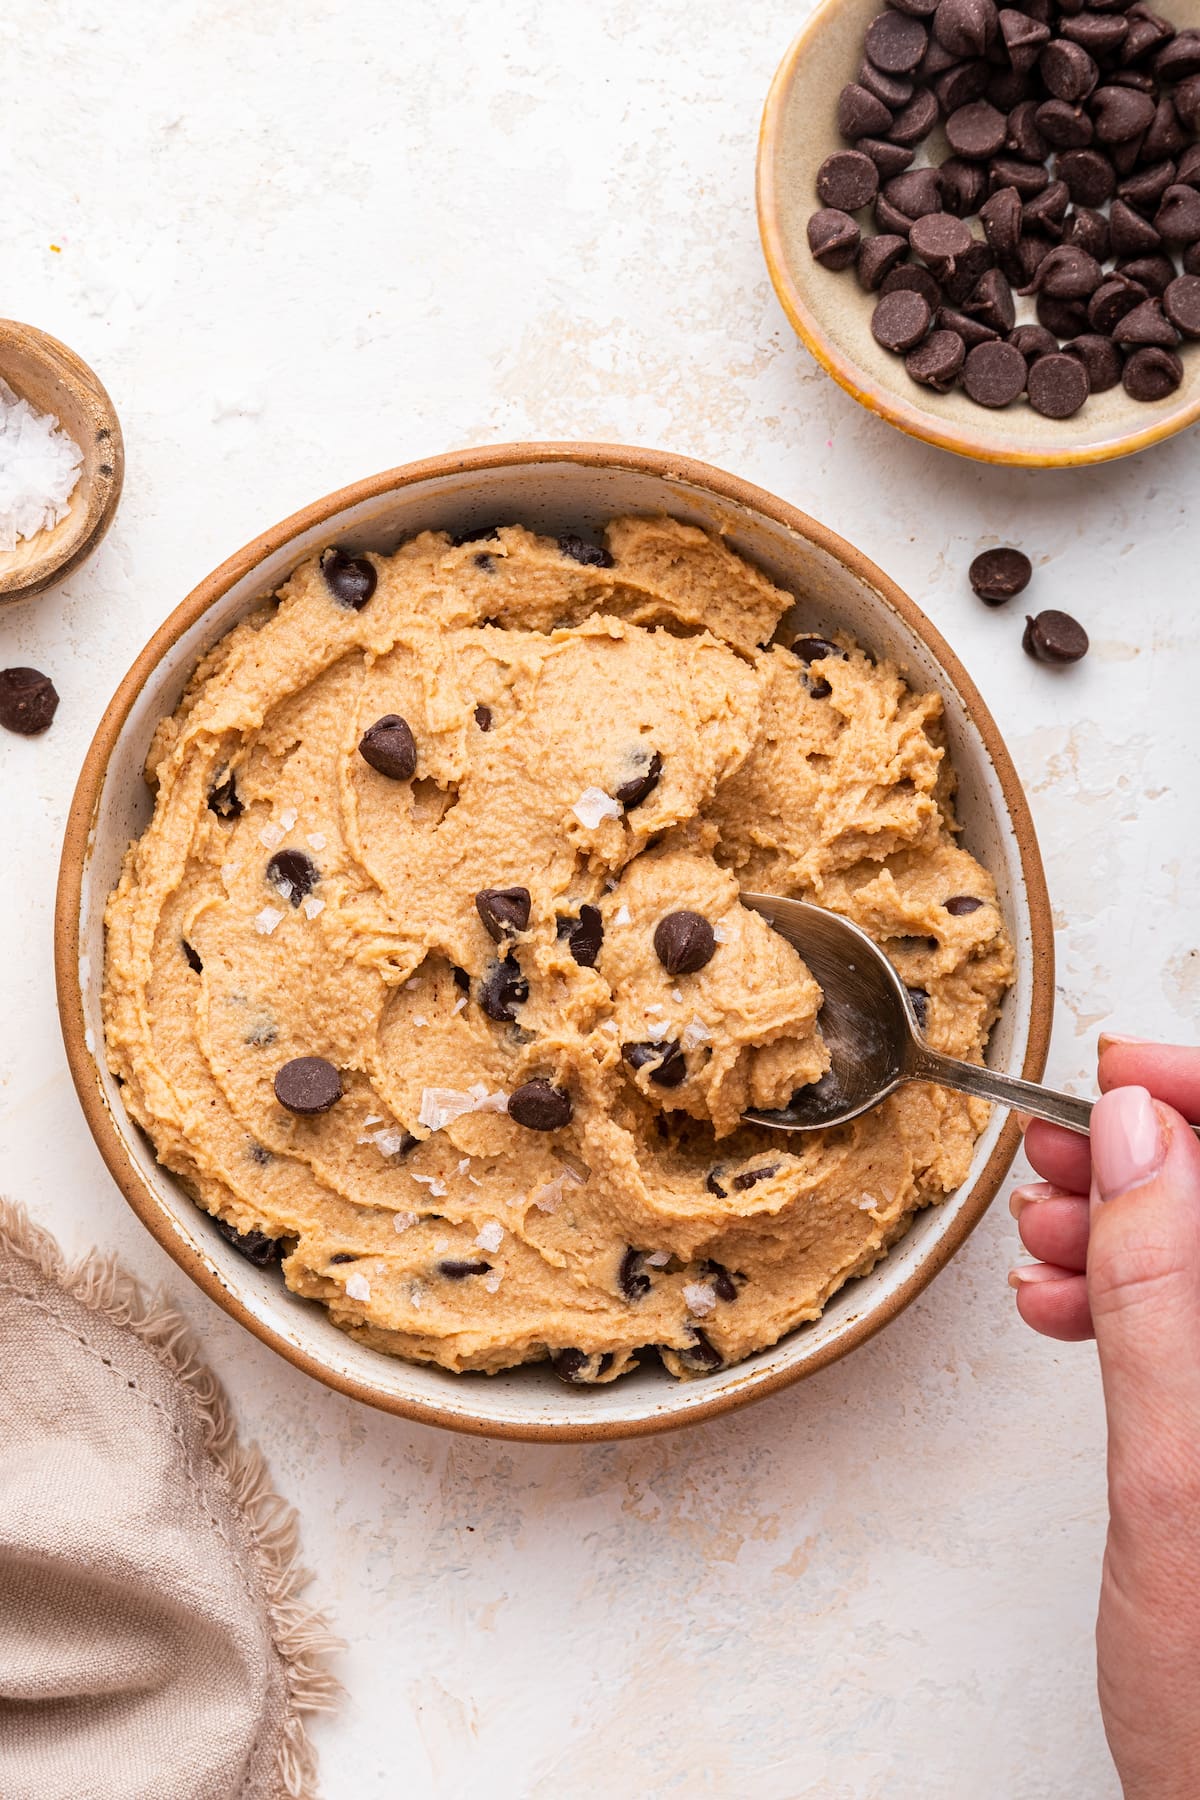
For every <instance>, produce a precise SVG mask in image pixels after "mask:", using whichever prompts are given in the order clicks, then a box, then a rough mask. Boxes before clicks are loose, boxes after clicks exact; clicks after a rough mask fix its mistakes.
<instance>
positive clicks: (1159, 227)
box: [1154, 182, 1200, 244]
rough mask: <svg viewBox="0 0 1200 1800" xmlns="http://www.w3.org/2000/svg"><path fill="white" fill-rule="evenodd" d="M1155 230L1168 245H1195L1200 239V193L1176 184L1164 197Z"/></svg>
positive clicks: (1185, 185)
mask: <svg viewBox="0 0 1200 1800" xmlns="http://www.w3.org/2000/svg"><path fill="white" fill-rule="evenodd" d="M1154 229H1155V230H1156V231H1157V232H1158V233H1159V234H1160V235H1161V236H1162V237H1163V238H1165V240H1166V242H1167V243H1168V244H1194V243H1196V241H1197V240H1198V239H1200V193H1198V192H1197V191H1196V189H1195V188H1194V187H1189V186H1188V185H1187V184H1186V183H1185V182H1176V183H1175V184H1174V185H1173V186H1171V187H1169V188H1168V189H1167V191H1166V193H1165V194H1164V195H1163V197H1162V201H1161V203H1160V205H1159V208H1158V211H1157V212H1156V213H1155V215H1154Z"/></svg>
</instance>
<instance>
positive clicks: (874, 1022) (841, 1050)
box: [741, 894, 1092, 1131]
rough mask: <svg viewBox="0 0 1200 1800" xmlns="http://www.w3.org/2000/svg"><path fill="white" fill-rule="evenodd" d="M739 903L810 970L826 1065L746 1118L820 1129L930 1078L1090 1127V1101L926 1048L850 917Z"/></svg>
mask: <svg viewBox="0 0 1200 1800" xmlns="http://www.w3.org/2000/svg"><path fill="white" fill-rule="evenodd" d="M741 900H742V905H743V906H749V907H751V908H752V909H753V911H755V912H757V913H761V914H762V916H763V918H764V919H766V921H767V923H768V924H769V925H773V926H774V927H775V929H776V931H778V932H779V933H780V934H781V935H782V936H783V937H785V938H786V939H787V940H788V943H789V944H791V945H792V947H793V948H794V949H795V950H797V951H799V953H800V955H801V956H802V957H803V958H804V961H805V962H806V963H807V965H808V967H809V968H810V969H811V971H812V973H813V977H814V979H815V980H816V981H817V983H818V985H819V986H820V989H821V992H822V994H823V995H824V1000H823V1002H822V1005H821V1011H820V1016H819V1024H820V1028H821V1035H822V1036H823V1037H824V1039H825V1042H826V1043H827V1044H828V1046H829V1052H830V1055H831V1056H832V1058H833V1061H832V1064H831V1066H830V1067H829V1069H828V1070H827V1071H826V1073H825V1074H824V1075H822V1077H821V1079H820V1081H816V1082H814V1083H813V1084H812V1085H811V1086H810V1087H804V1088H799V1089H797V1091H796V1092H795V1093H794V1094H793V1095H792V1098H791V1101H790V1102H789V1104H788V1105H787V1106H786V1107H783V1108H781V1109H780V1110H779V1111H778V1112H761V1111H758V1110H754V1111H751V1112H747V1113H744V1114H743V1117H744V1118H746V1119H749V1120H751V1121H752V1122H753V1123H754V1124H756V1125H773V1126H774V1127H775V1128H776V1129H777V1130H780V1131H817V1130H819V1129H821V1128H822V1127H825V1126H829V1125H844V1124H846V1122H847V1121H848V1120H849V1119H857V1118H858V1117H859V1115H860V1114H861V1113H865V1112H869V1111H870V1109H871V1108H872V1107H873V1106H878V1104H879V1102H880V1101H881V1100H884V1099H886V1098H887V1096H888V1095H889V1094H892V1093H894V1092H895V1091H896V1089H897V1088H898V1087H902V1086H903V1084H904V1083H905V1082H906V1081H932V1082H935V1083H936V1084H937V1085H938V1086H939V1087H947V1088H954V1089H955V1091H956V1092H958V1093H960V1094H974V1095H975V1096H976V1097H977V1098H978V1099H980V1100H993V1101H996V1102H997V1103H998V1104H999V1105H1000V1106H1012V1107H1018V1108H1020V1110H1021V1111H1022V1112H1027V1113H1032V1114H1033V1116H1034V1118H1037V1119H1049V1120H1050V1121H1051V1122H1052V1123H1053V1124H1055V1125H1065V1126H1066V1127H1067V1128H1068V1130H1070V1131H1086V1130H1087V1128H1088V1119H1089V1117H1090V1115H1091V1110H1092V1102H1091V1101H1090V1100H1076V1099H1075V1098H1074V1096H1073V1095H1071V1094H1057V1093H1055V1092H1054V1091H1053V1089H1051V1088H1044V1087H1039V1086H1038V1085H1037V1084H1036V1082H1032V1081H1021V1080H1019V1079H1018V1078H1017V1077H1016V1076H1015V1075H1001V1074H1000V1073H999V1072H998V1071H997V1070H996V1069H987V1068H981V1067H980V1066H979V1065H978V1064H977V1063H968V1062H960V1061H959V1060H958V1058H957V1057H954V1056H943V1055H942V1053H941V1052H940V1051H939V1050H932V1049H930V1047H929V1045H928V1044H927V1043H926V1042H925V1039H924V1037H923V1036H922V1035H921V1028H920V1023H919V1021H918V1019H917V1014H916V1009H915V1007H914V1005H913V1000H912V997H911V995H910V994H909V991H908V989H907V988H906V987H905V985H904V983H903V982H902V981H901V979H900V977H899V975H897V973H896V971H895V969H894V968H893V967H892V965H891V963H890V962H889V961H888V959H887V957H886V956H885V955H884V953H883V951H882V950H881V949H880V948H879V946H878V945H877V944H876V943H874V942H873V940H872V939H871V938H869V937H868V936H867V934H866V932H865V931H860V930H859V928H858V926H857V925H852V924H851V923H850V921H849V920H848V919H842V918H839V917H838V915H837V914H836V913H831V912H826V911H825V910H824V908H823V907H820V906H810V905H809V904H808V902H807V901H804V900H783V899H779V898H778V897H777V896H776V895H774V894H743V895H742V896H741Z"/></svg>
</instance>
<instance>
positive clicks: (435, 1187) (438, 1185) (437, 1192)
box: [409, 1170, 446, 1200]
mask: <svg viewBox="0 0 1200 1800" xmlns="http://www.w3.org/2000/svg"><path fill="white" fill-rule="evenodd" d="M409 1173H410V1174H412V1178H413V1180H414V1181H419V1182H420V1184H421V1186H422V1187H427V1188H428V1189H429V1192H430V1193H431V1194H432V1195H433V1197H434V1199H435V1200H440V1199H441V1197H442V1195H443V1194H444V1193H445V1191H446V1184H445V1182H444V1181H439V1180H438V1178H437V1176H436V1175H417V1174H413V1172H412V1170H410V1171H409Z"/></svg>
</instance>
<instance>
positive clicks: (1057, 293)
mask: <svg viewBox="0 0 1200 1800" xmlns="http://www.w3.org/2000/svg"><path fill="white" fill-rule="evenodd" d="M1102 280H1103V275H1102V272H1101V269H1100V264H1099V263H1098V262H1097V261H1096V259H1095V257H1094V256H1089V255H1088V253H1087V251H1086V250H1081V249H1080V248H1079V246H1078V245H1077V244H1059V245H1057V246H1056V247H1055V248H1054V249H1053V250H1051V252H1050V254H1049V255H1048V256H1046V257H1043V259H1042V261H1041V262H1040V263H1039V264H1038V271H1037V274H1036V275H1035V276H1034V278H1033V280H1032V281H1031V282H1030V283H1029V288H1028V292H1030V293H1041V294H1047V295H1048V296H1049V297H1050V298H1051V299H1052V300H1086V299H1088V298H1089V297H1090V296H1091V295H1092V294H1094V293H1095V291H1096V289H1097V288H1098V287H1099V286H1100V283H1101V281H1102Z"/></svg>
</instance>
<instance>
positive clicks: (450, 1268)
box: [437, 1256, 492, 1281]
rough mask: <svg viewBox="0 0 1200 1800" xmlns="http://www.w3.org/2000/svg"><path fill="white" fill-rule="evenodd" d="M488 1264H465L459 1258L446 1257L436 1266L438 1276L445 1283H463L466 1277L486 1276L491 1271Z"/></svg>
mask: <svg viewBox="0 0 1200 1800" xmlns="http://www.w3.org/2000/svg"><path fill="white" fill-rule="evenodd" d="M491 1266H492V1265H491V1263H489V1262H466V1261H464V1260H463V1259H462V1258H460V1257H456V1256H451V1257H447V1258H446V1259H445V1261H444V1262H440V1263H439V1264H438V1265H437V1272H438V1274H439V1275H444V1276H445V1277H446V1280H447V1281H465V1280H466V1279H467V1276H468V1275H486V1274H487V1273H488V1271H489V1270H490V1269H491Z"/></svg>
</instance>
